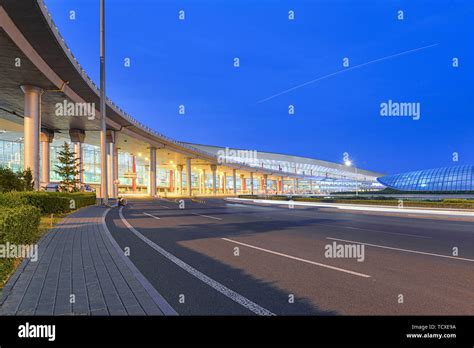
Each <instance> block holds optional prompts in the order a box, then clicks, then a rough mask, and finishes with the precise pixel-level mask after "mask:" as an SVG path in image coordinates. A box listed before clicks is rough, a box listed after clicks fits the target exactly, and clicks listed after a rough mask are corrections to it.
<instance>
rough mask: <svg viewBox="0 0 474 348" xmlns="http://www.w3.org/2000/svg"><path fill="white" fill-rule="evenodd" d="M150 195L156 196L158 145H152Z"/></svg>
mask: <svg viewBox="0 0 474 348" xmlns="http://www.w3.org/2000/svg"><path fill="white" fill-rule="evenodd" d="M149 183H150V196H151V197H156V147H152V146H150V168H149Z"/></svg>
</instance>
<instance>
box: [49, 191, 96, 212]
mask: <svg viewBox="0 0 474 348" xmlns="http://www.w3.org/2000/svg"><path fill="white" fill-rule="evenodd" d="M47 194H48V195H50V196H52V197H66V198H67V199H69V200H74V206H75V208H73V209H79V208H82V207H87V206H88V205H94V204H95V203H96V195H95V193H90V192H74V193H67V192H47Z"/></svg>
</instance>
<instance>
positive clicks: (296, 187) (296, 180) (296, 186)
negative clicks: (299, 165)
mask: <svg viewBox="0 0 474 348" xmlns="http://www.w3.org/2000/svg"><path fill="white" fill-rule="evenodd" d="M294 191H295V193H298V178H295V187H294Z"/></svg>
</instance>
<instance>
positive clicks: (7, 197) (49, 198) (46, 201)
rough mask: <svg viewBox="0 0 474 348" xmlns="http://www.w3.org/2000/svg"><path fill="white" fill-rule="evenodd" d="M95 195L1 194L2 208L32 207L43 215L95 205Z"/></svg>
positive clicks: (55, 193)
mask: <svg viewBox="0 0 474 348" xmlns="http://www.w3.org/2000/svg"><path fill="white" fill-rule="evenodd" d="M95 200H96V198H95V194H94V193H82V192H79V193H57V192H7V193H3V194H0V206H5V207H16V206H18V205H31V206H33V207H37V208H39V209H40V211H41V214H42V215H45V214H61V213H67V212H69V211H71V210H75V209H78V208H82V207H85V206H88V205H92V204H95Z"/></svg>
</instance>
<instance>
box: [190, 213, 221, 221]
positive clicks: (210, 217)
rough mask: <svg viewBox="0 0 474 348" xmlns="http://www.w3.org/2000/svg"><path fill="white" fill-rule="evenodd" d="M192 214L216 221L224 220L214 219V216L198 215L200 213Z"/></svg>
mask: <svg viewBox="0 0 474 348" xmlns="http://www.w3.org/2000/svg"><path fill="white" fill-rule="evenodd" d="M191 214H193V215H197V216H202V217H206V218H209V219H214V220H222V219H221V218H218V217H214V216H209V215H202V214H198V213H191Z"/></svg>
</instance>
